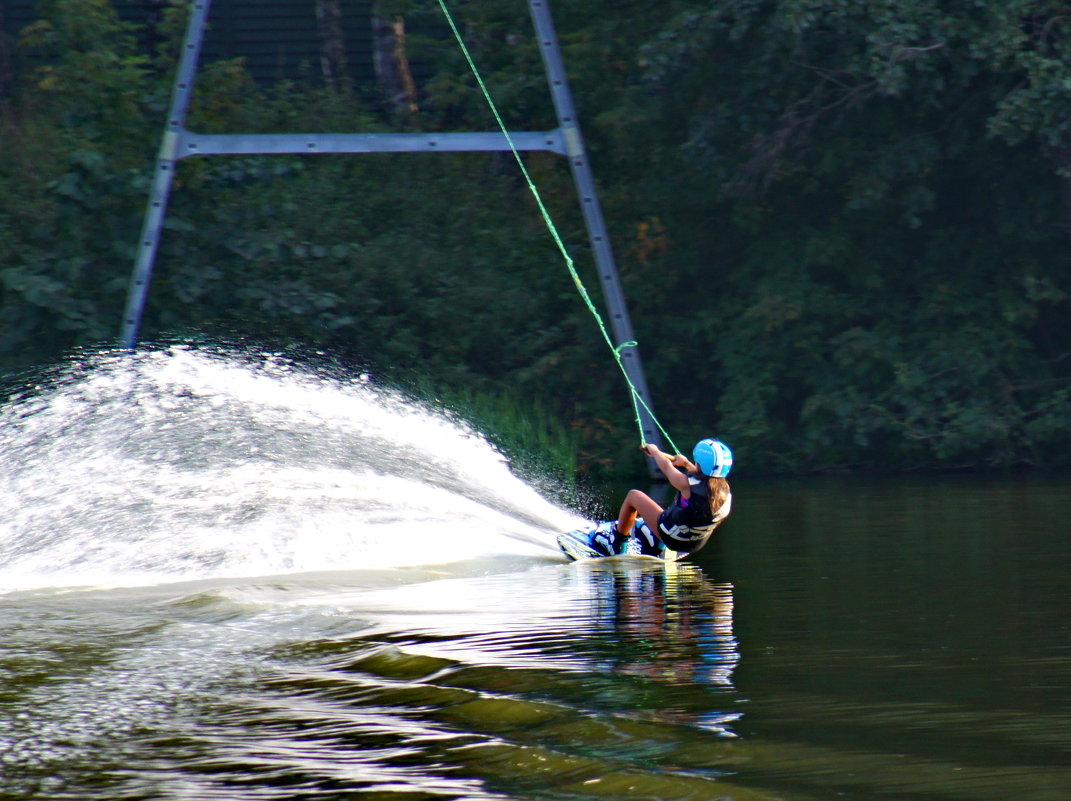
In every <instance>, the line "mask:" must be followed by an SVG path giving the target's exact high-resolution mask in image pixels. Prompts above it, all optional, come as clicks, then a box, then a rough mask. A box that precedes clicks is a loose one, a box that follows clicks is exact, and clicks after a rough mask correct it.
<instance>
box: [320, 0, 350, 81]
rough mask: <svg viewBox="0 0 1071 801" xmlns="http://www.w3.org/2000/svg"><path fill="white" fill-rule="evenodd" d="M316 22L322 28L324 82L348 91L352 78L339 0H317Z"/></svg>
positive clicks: (321, 66)
mask: <svg viewBox="0 0 1071 801" xmlns="http://www.w3.org/2000/svg"><path fill="white" fill-rule="evenodd" d="M316 24H317V27H318V28H319V29H320V47H321V49H320V69H321V72H322V73H323V76H324V82H325V83H326V84H327V85H328V86H329V87H331V88H332V89H334V90H335V91H336V92H348V91H349V90H350V79H349V70H348V69H347V65H346V39H345V37H344V36H343V34H342V9H341V7H340V4H339V0H316Z"/></svg>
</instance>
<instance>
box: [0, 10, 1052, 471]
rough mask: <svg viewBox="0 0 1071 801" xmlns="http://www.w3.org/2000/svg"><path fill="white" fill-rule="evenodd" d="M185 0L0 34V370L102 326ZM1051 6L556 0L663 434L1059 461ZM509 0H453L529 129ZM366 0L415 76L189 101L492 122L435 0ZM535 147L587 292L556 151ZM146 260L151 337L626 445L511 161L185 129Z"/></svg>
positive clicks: (556, 446)
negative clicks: (273, 146)
mask: <svg viewBox="0 0 1071 801" xmlns="http://www.w3.org/2000/svg"><path fill="white" fill-rule="evenodd" d="M186 5H187V4H186V3H176V2H168V3H167V4H165V5H164V6H163V10H162V11H161V13H160V14H159V15H158V18H157V19H156V20H155V21H154V22H153V24H152V28H151V30H150V29H149V28H147V27H146V26H144V25H134V24H131V23H125V22H121V21H120V19H119V17H118V16H117V15H116V13H115V10H114V8H113V7H112V6H111V5H110V4H109V3H108V2H106V1H105V0H46V2H43V3H42V4H41V6H40V19H39V20H38V21H37V22H35V23H33V24H32V25H30V26H29V27H27V28H25V29H24V30H23V31H22V32H21V34H20V35H19V36H18V37H17V39H14V40H10V41H8V40H3V41H0V151H2V152H3V154H4V155H3V157H2V158H0V375H3V376H6V377H5V378H4V383H5V384H9V383H11V382H13V381H15V380H16V379H17V376H18V375H20V374H21V373H22V371H27V370H30V371H32V370H33V369H34V368H35V366H41V365H49V364H56V363H58V362H60V361H62V360H63V359H64V358H65V355H66V354H69V353H72V352H74V351H76V350H77V349H79V348H89V349H92V348H95V347H111V346H114V344H115V342H116V340H117V334H118V328H119V322H120V318H121V313H122V307H123V303H124V301H125V296H126V290H127V284H128V281H129V276H130V271H131V267H132V264H133V258H134V251H135V244H136V239H137V236H138V231H139V230H140V226H141V217H142V214H143V212H144V207H145V203H146V199H147V195H148V189H149V176H150V172H151V168H152V161H153V158H154V156H155V153H156V150H157V147H158V143H159V137H160V134H161V131H162V128H163V116H164V113H165V111H166V107H167V99H168V94H169V91H170V85H171V84H170V81H171V74H172V72H173V69H174V66H175V56H176V54H177V52H178V50H179V41H180V39H181V31H182V28H183V24H184V16H185V10H186ZM1059 5H1060V4H1053V3H1048V2H1040V1H1034V2H1026V0H1008V2H1004V3H999V4H997V3H993V4H978V3H951V4H943V5H942V8H941V9H939V10H938V9H935V8H934V7H933V4H932V3H930V2H924V0H905V2H902V3H898V4H896V8H891V7H890V6H889V4H888V3H878V2H870V0H862V1H861V2H858V3H852V4H829V3H825V2H820V0H802V2H799V1H794V2H788V1H787V0H782V1H781V2H771V3H764V4H755V3H745V2H734V1H732V0H730V1H729V2H723V3H717V4H714V5H713V6H712V5H711V4H710V3H706V2H699V0H670V2H667V3H662V4H654V5H652V4H650V3H641V2H630V1H626V2H613V3H611V2H609V0H597V2H591V3H582V4H580V3H568V2H560V3H556V4H555V7H554V9H553V10H554V13H555V20H556V23H557V27H558V31H559V36H560V37H561V42H562V47H563V51H564V58H565V62H566V64H567V65H568V67H569V70H570V80H571V82H572V88H573V91H574V94H575V95H576V99H577V104H578V107H579V111H580V115H581V123H582V125H583V127H584V132H585V135H586V138H587V140H588V145H589V149H590V151H591V154H592V160H593V165H594V169H595V173H596V176H597V177H598V179H599V181H600V198H601V200H602V203H603V206H604V210H605V213H606V217H607V222H608V225H609V228H610V230H611V232H612V235H613V237H614V246H615V253H616V255H617V259H618V266H619V269H620V272H621V276H622V282H623V286H624V291H625V295H626V298H627V300H628V302H629V305H630V309H631V312H632V315H633V323H634V326H635V328H636V334H637V339H638V340H639V343H640V350H641V353H642V356H643V360H644V366H645V369H646V372H647V377H648V382H649V384H650V386H651V391H652V395H653V402H654V407H655V411H656V412H657V414H658V415H659V418H660V419H661V421H662V422H663V423H664V424H665V425H666V427H667V429H668V430H669V431H670V432H671V433H672V435H673V438H674V439H675V440H676V441H677V443H678V444H680V445H681V446H682V447H685V445H686V444H687V443H690V442H693V441H694V440H695V439H697V438H699V437H701V436H706V435H717V436H719V437H721V438H723V439H725V440H726V441H727V442H730V443H731V445H732V447H733V449H734V451H735V452H737V453H738V454H740V455H741V459H740V464H739V472H740V474H742V475H747V474H749V473H750V474H753V475H755V474H778V473H780V474H810V473H816V472H844V471H878V472H880V471H947V470H965V469H966V470H974V469H1009V468H1016V469H1019V468H1028V469H1043V470H1059V469H1065V468H1067V467H1068V466H1071V425H1069V424H1068V421H1071V326H1069V325H1068V324H1067V320H1068V315H1069V312H1071V248H1069V245H1071V241H1069V239H1071V92H1069V91H1068V89H1067V88H1066V87H1068V86H1071V18H1068V17H1066V16H1064V15H1061V13H1060V7H1059ZM523 6H524V4H523V3H516V2H506V0H481V2H470V1H467V0H457V1H456V2H455V3H454V4H453V5H452V11H453V12H454V13H455V14H456V15H457V16H458V18H459V19H461V20H463V21H464V26H465V28H464V35H465V36H466V39H467V41H468V43H469V45H470V47H471V48H472V49H473V52H474V55H475V57H476V58H477V60H478V63H479V64H480V68H481V71H483V72H484V76H485V78H486V79H487V81H488V85H489V88H490V90H491V92H492V94H493V95H494V96H495V100H496V102H497V103H498V104H499V105H500V107H501V108H502V109H503V110H504V112H505V114H506V122H507V124H508V125H510V126H511V128H513V129H514V130H542V129H547V128H552V127H554V125H555V121H554V115H553V109H552V108H551V105H550V99H549V96H548V93H547V92H546V87H545V79H544V75H543V72H542V67H541V64H540V61H539V54H538V50H537V47H536V43H535V42H534V41H533V38H532V34H531V25H530V22H529V20H528V18H527V14H526V10H525V8H524V7H523ZM377 13H378V15H379V17H381V18H383V19H388V20H396V22H395V23H394V27H393V28H392V30H395V31H397V30H401V28H400V27H399V25H400V24H401V23H399V22H397V21H398V20H403V21H404V22H405V24H406V26H407V29H408V30H409V32H410V33H409V35H408V36H407V38H406V40H405V46H406V49H407V52H408V54H409V56H410V57H412V58H413V59H414V63H416V62H417V61H419V64H420V69H414V70H413V71H412V72H410V73H407V74H408V75H409V79H408V82H407V83H406V87H407V88H406V91H405V98H404V102H402V103H398V102H395V100H396V99H397V97H396V94H397V93H395V95H391V93H390V91H389V87H387V86H385V85H378V84H376V83H375V82H374V81H373V82H371V83H368V82H365V83H361V82H360V81H356V80H353V79H351V80H343V79H342V78H341V77H340V74H339V72H338V69H336V70H335V72H334V73H333V77H332V80H330V81H325V80H323V79H322V76H318V75H317V74H316V72H315V70H314V69H312V68H310V70H309V74H308V76H306V77H305V78H297V79H288V80H281V81H278V82H275V83H270V84H268V83H264V82H259V83H258V82H255V81H254V80H253V79H252V78H251V77H250V75H249V73H248V72H247V70H246V69H245V68H244V66H243V64H242V62H241V60H240V59H235V60H228V61H218V62H214V63H209V64H204V65H202V69H201V71H200V73H199V77H198V82H197V91H196V93H195V100H194V104H193V107H192V108H191V114H190V119H189V126H188V127H190V128H191V129H193V130H197V131H202V132H205V133H214V132H249V133H256V132H269V131H278V132H286V131H289V132H298V131H355V132H375V131H392V130H408V131H424V130H426V131H446V130H487V129H488V128H489V126H490V125H491V124H492V122H491V121H490V120H489V114H488V112H487V110H486V108H484V107H483V105H482V99H481V97H480V96H479V94H478V92H477V90H476V89H475V88H474V86H473V85H472V80H471V76H470V75H469V74H468V73H467V68H466V67H465V65H464V64H463V62H462V59H461V55H460V54H459V53H458V52H456V46H453V45H452V43H451V42H450V41H449V40H448V39H447V38H446V37H445V36H441V35H439V34H440V30H439V29H440V28H441V22H440V21H439V20H438V18H437V16H436V15H437V14H438V10H437V6H436V4H435V3H427V2H417V1H416V0H397V1H396V2H381V3H379V4H378V5H377ZM388 27H389V26H388ZM334 44H336V45H337V42H335V43H334ZM325 47H327V44H325ZM332 52H335V53H336V55H337V48H336V49H335V50H333V51H332ZM336 62H337V59H336ZM5 65H14V66H13V67H10V68H9V67H8V66H5ZM337 66H338V65H337V63H336V67H337ZM403 72H405V71H403ZM392 98H393V99H392ZM525 159H526V163H527V165H528V168H529V169H530V171H531V172H532V174H533V177H534V178H535V180H536V182H537V183H538V185H539V187H540V191H541V193H542V194H543V195H544V199H545V200H546V202H547V205H548V207H549V209H550V211H551V214H552V215H553V216H554V219H555V222H556V224H557V225H558V226H559V227H560V229H561V231H562V234H563V237H564V239H565V241H566V242H567V244H568V246H569V247H570V250H571V251H572V252H573V254H574V257H575V258H576V260H577V265H578V269H580V270H581V273H582V275H583V277H584V279H585V280H590V281H591V284H592V285H593V286H594V284H595V283H596V281H595V279H594V277H593V266H592V264H591V259H590V254H589V253H588V252H587V238H586V234H585V233H584V229H583V223H582V219H581V217H580V214H579V210H578V208H577V201H576V198H575V194H574V192H573V187H572V183H571V180H570V178H569V174H568V169H567V164H565V163H564V161H563V160H562V159H560V158H558V157H556V156H553V155H550V154H530V155H526V156H525ZM156 265H157V266H156V273H155V277H154V281H153V285H152V288H151V292H150V297H149V305H148V308H147V313H146V318H145V322H144V328H143V335H144V337H145V338H146V340H147V341H164V340H169V339H170V340H193V341H203V342H234V341H246V342H257V343H263V345H264V347H267V348H275V349H279V350H283V351H285V350H286V349H288V348H296V349H298V350H300V349H305V350H308V351H313V350H322V351H324V352H326V353H330V354H332V355H333V356H334V357H337V358H338V359H339V360H340V362H342V363H348V364H354V365H358V364H359V365H362V368H365V369H369V370H372V371H374V372H375V373H376V374H377V375H381V376H384V377H387V378H388V379H389V380H390V381H392V382H396V383H397V384H398V385H399V386H402V387H410V388H419V389H420V391H421V392H423V393H424V394H425V396H426V397H429V398H436V399H438V400H439V402H440V403H441V404H442V406H443V407H445V408H448V409H452V410H454V411H455V412H458V413H459V414H460V415H461V416H463V417H465V418H466V419H468V420H469V421H470V422H471V423H472V424H473V425H475V426H477V427H479V428H480V430H481V431H484V432H485V433H486V434H487V435H488V436H489V437H490V438H491V439H492V440H493V441H495V442H496V444H498V445H499V446H500V447H502V448H503V450H505V451H506V452H507V453H516V454H525V453H526V454H528V456H526V457H524V458H526V459H528V460H529V461H528V462H527V463H528V464H531V465H533V469H549V470H550V471H551V472H552V473H554V474H555V475H560V474H568V475H569V476H570V478H574V477H580V478H581V479H583V480H585V481H587V480H594V481H613V480H617V479H619V478H621V477H623V476H625V475H636V474H637V473H639V472H641V471H642V469H643V463H642V460H641V459H638V458H637V456H636V445H637V443H636V431H635V427H634V424H633V421H632V419H631V411H632V409H631V404H630V403H629V401H628V390H627V387H626V386H625V384H624V381H623V379H622V378H621V376H620V374H619V372H618V371H617V367H616V365H615V364H614V362H613V358H612V356H611V355H610V354H609V353H608V352H607V351H606V347H605V343H604V342H603V341H602V340H601V338H600V337H599V336H598V333H597V331H596V330H595V328H594V327H593V324H592V322H591V320H590V318H589V317H588V313H587V311H586V309H584V308H583V306H582V304H581V302H580V301H579V299H578V298H577V297H576V294H575V290H574V288H573V286H572V283H571V281H570V280H569V278H568V275H567V274H566V272H565V270H564V267H563V266H562V265H561V263H560V255H559V254H558V253H557V252H556V250H555V248H554V247H553V243H552V242H551V241H550V239H549V237H548V235H547V232H546V230H545V229H544V227H543V224H542V221H541V220H540V219H539V217H538V214H537V213H536V211H535V209H534V207H533V204H532V202H531V199H530V198H529V197H528V195H527V189H526V188H525V187H524V186H523V183H522V182H521V181H520V180H519V179H518V176H517V174H516V167H515V165H513V164H512V163H511V162H510V159H509V157H508V155H492V156H488V155H486V154H456V155H447V154H435V155H385V154H381V155H374V156H273V157H267V156H257V157H230V156H228V157H213V158H191V159H185V160H183V161H182V162H181V163H180V164H179V167H178V171H177V174H176V184H175V187H174V191H173V194H172V198H171V203H170V207H169V212H168V216H167V222H166V229H165V235H164V237H163V242H162V244H161V249H160V253H159V256H158V258H157V263H156ZM548 465H549V467H547V466H548ZM538 466H542V467H538Z"/></svg>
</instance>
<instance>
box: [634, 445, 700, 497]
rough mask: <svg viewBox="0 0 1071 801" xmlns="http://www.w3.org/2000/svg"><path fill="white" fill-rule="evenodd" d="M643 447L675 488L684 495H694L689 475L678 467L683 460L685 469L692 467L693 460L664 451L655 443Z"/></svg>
mask: <svg viewBox="0 0 1071 801" xmlns="http://www.w3.org/2000/svg"><path fill="white" fill-rule="evenodd" d="M641 449H642V450H643V452H644V453H646V454H647V455H648V456H650V457H651V458H652V459H654V463H655V464H656V465H658V469H659V470H661V471H662V474H663V475H664V476H665V477H666V480H667V481H669V483H670V484H671V485H672V486H673V489H675V490H677V492H679V493H680V494H681V495H682V496H683V497H685V498H690V497H691V496H692V486H691V485H690V484H689V483H688V476H687V475H685V474H684V473H682V472H681V471H680V470H678V469H677V465H680V464H681V462H683V463H684V464H683V465H681V466H682V467H685V469H689V468H691V462H689V461H688V460H687V459H685V458H684V457H683V456H681V455H680V454H679V453H678V454H677V455H675V456H672V457H671V456H670V455H669V454H668V453H663V452H662V451H660V450H659V449H658V448H657V447H656V446H654V445H643V446H641Z"/></svg>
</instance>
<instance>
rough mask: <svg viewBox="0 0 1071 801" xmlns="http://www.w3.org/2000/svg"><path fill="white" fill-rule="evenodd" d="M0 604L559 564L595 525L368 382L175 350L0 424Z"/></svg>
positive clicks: (2, 415) (41, 397)
mask: <svg viewBox="0 0 1071 801" xmlns="http://www.w3.org/2000/svg"><path fill="white" fill-rule="evenodd" d="M0 458H2V463H0V589H4V588H6V589H11V588H15V587H32V586H44V585H64V586H70V585H80V584H87V583H92V584H96V583H102V582H103V583H128V582H129V583H145V582H151V581H175V580H185V579H194V578H198V579H199V578H210V577H218V576H250V575H254V576H256V575H270V574H278V573H287V572H299V571H315V570H327V569H331V570H339V569H343V570H345V569H351V568H352V569H357V568H360V569H367V568H381V567H394V566H401V565H428V564H439V563H446V562H455V561H462V560H466V559H472V558H477V557H484V556H488V555H497V554H507V555H513V556H552V555H553V554H555V553H556V550H555V549H554V546H553V533H554V532H556V531H562V530H565V529H567V528H570V527H574V526H575V525H578V524H579V523H580V520H579V518H578V517H577V516H576V515H574V514H573V513H571V512H568V511H566V510H564V509H562V508H560V507H558V506H555V505H554V504H552V503H550V502H549V501H547V500H546V499H544V498H543V497H541V496H540V495H539V493H538V492H537V491H536V490H535V489H533V488H532V487H531V486H529V485H527V484H525V483H524V482H523V481H521V480H520V479H518V478H517V477H516V476H514V475H513V474H512V473H511V472H510V470H509V465H508V464H507V463H506V461H505V459H504V458H503V457H502V456H501V455H500V454H499V453H498V452H497V451H496V450H495V449H494V448H493V447H492V446H491V445H490V444H489V443H488V442H487V440H485V439H484V438H483V437H481V436H480V435H479V434H478V433H477V432H475V431H472V430H471V429H469V428H467V427H466V426H464V425H462V424H459V423H457V422H455V421H452V420H450V419H448V418H447V417H445V416H443V415H441V414H439V413H436V412H433V411H430V410H428V409H426V408H423V407H421V406H419V405H417V404H414V403H413V402H411V401H407V400H405V399H403V398H401V397H399V396H397V395H396V394H394V393H391V392H389V391H385V390H382V389H379V388H376V387H375V386H373V385H371V384H370V383H368V382H367V381H365V380H352V381H340V380H338V379H329V378H324V377H322V376H318V375H315V374H312V373H308V372H304V371H302V370H300V369H298V368H295V367H293V366H291V365H288V364H285V363H283V362H282V361H280V360H278V359H272V358H267V359H260V360H256V361H254V360H251V359H246V358H242V357H238V356H235V355H233V354H216V353H208V352H204V351H198V350H193V349H190V348H186V347H174V348H170V349H166V350H156V351H147V352H141V353H138V354H133V355H131V354H120V355H99V356H94V357H91V358H89V359H86V360H85V361H84V362H83V363H81V364H79V365H77V366H76V367H75V368H73V369H71V370H69V371H68V372H67V373H66V374H65V375H64V376H62V377H60V378H59V379H58V380H56V381H54V382H53V383H52V384H51V385H48V386H45V387H43V388H42V389H40V390H39V391H37V392H35V393H34V394H32V395H29V396H25V397H16V398H14V399H12V400H11V401H10V402H9V403H7V404H5V405H4V406H3V407H2V408H0Z"/></svg>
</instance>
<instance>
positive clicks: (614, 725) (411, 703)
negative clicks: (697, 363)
mask: <svg viewBox="0 0 1071 801" xmlns="http://www.w3.org/2000/svg"><path fill="white" fill-rule="evenodd" d="M737 498H738V504H737V506H736V510H735V512H734V519H733V520H732V523H731V524H727V525H726V527H725V530H724V531H723V536H722V540H721V542H719V543H718V545H716V546H711V547H710V548H709V549H708V550H707V551H705V552H703V553H702V554H701V555H700V557H699V558H698V559H696V561H695V563H693V564H684V565H682V566H679V567H677V568H673V567H663V566H662V565H657V564H653V563H650V562H640V561H635V562H628V561H618V562H614V563H604V564H586V565H574V564H563V563H555V562H553V561H552V560H550V559H532V560H528V561H525V560H516V559H514V560H512V561H510V560H504V563H503V564H501V565H499V564H496V563H495V561H494V560H490V561H488V562H486V563H481V564H468V565H465V566H460V567H455V568H453V569H451V570H449V571H441V572H440V573H433V572H427V571H417V570H395V571H376V572H374V573H371V574H367V573H362V572H356V571H355V572H348V571H345V570H342V571H338V572H333V573H324V574H302V575H300V576H290V577H285V576H284V577H277V578H275V579H271V580H255V579H254V580H244V581H231V582H227V581H222V580H215V581H213V582H211V583H204V584H203V586H202V585H200V584H193V585H190V584H181V585H167V584H163V585H157V586H153V587H148V588H140V589H127V590H108V591H104V590H97V591H83V592H66V591H60V590H38V591H32V592H21V593H14V594H9V595H8V596H6V597H5V598H4V599H3V601H2V602H0V615H2V618H0V631H2V632H3V638H2V643H0V670H2V671H3V672H2V675H3V685H2V686H3V690H2V694H0V709H2V718H0V733H2V746H3V753H2V756H0V764H2V765H3V785H2V788H3V789H2V791H0V797H3V798H4V799H36V798H78V799H127V798H131V799H132V798H168V799H215V798H219V799H226V798H230V799H261V798H264V799H284V798H316V799H328V798H332V799H333V798H339V799H341V798H377V799H378V798H382V799H399V801H400V800H401V799H417V798H419V799H425V798H426V799H433V798H436V799H437V798H459V799H460V798H515V799H528V798H531V799H566V798H568V799H601V798H614V799H632V798H636V799H640V798H658V799H677V798H679V799H715V798H731V799H784V800H786V801H807V800H809V799H831V798H854V799H885V798H903V799H971V800H974V799H1008V798H1016V799H1037V800H1038V801H1042V800H1047V799H1051V800H1052V801H1062V800H1063V799H1067V798H1071V716H1069V712H1071V624H1069V621H1068V615H1067V611H1068V610H1067V598H1068V594H1067V590H1068V578H1067V577H1068V575H1069V570H1071V557H1069V555H1068V554H1069V550H1068V547H1067V543H1066V536H1067V529H1066V525H1067V523H1066V521H1067V520H1068V515H1069V513H1071V494H1069V493H1068V492H1067V491H1066V489H1065V488H1064V486H1063V484H1062V482H1058V481H1046V480H1012V481H1007V482H1002V481H992V480H985V481H979V480H964V479H955V480H952V479H935V480H926V481H923V480H911V481H884V482H878V483H870V482H867V483H863V482H860V483H856V482H853V481H849V480H838V481H828V480H817V481H808V482H800V483H792V484H784V483H771V484H766V483H756V482H745V483H738V486H737Z"/></svg>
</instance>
